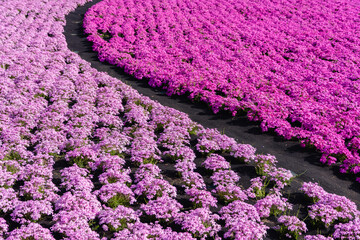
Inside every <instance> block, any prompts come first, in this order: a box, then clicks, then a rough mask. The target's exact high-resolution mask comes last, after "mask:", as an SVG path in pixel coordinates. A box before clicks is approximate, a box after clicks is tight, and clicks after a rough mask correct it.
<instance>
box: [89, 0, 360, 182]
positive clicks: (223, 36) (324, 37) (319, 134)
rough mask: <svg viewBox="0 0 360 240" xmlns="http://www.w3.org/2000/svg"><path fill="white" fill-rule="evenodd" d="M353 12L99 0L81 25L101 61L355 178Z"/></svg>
mask: <svg viewBox="0 0 360 240" xmlns="http://www.w3.org/2000/svg"><path fill="white" fill-rule="evenodd" d="M359 11H360V6H359V5H358V4H356V3H354V2H353V1H349V0H340V1H338V0H331V1H327V2H326V4H324V3H323V2H322V1H319V0H307V1H305V2H304V1H302V2H299V1H292V0H287V1H272V0H266V1H262V2H261V3H259V2H258V1H253V0H247V1H238V0H231V1H228V0H226V1H225V0H221V1H218V0H212V1H208V0H206V1H196V2H193V1H190V0H179V1H162V0H136V1H133V0H104V1H102V2H100V3H98V4H96V5H94V6H93V7H91V8H90V9H89V10H88V12H87V13H86V15H85V18H84V27H85V32H86V33H88V34H89V36H88V40H90V41H92V42H93V49H94V50H95V51H97V52H98V55H99V59H100V60H101V61H108V62H109V63H111V64H114V65H117V66H120V67H123V68H124V69H125V71H126V72H127V73H129V74H132V75H134V76H135V77H136V78H138V79H142V78H146V79H148V80H149V84H150V85H151V86H153V87H163V88H165V89H166V90H167V92H168V94H169V95H172V94H179V95H180V94H188V95H189V97H190V98H191V99H195V100H201V101H205V102H207V103H208V104H209V105H210V106H211V107H212V109H213V111H214V112H215V113H216V112H218V111H219V110H221V109H225V110H229V111H230V112H232V113H233V115H236V113H237V112H238V111H245V112H247V115H248V117H249V119H251V120H254V121H260V122H261V128H262V129H263V130H264V131H267V130H269V129H274V130H275V132H277V133H278V134H279V135H281V136H283V137H285V138H286V139H291V138H296V139H299V140H300V141H301V143H302V145H303V146H305V145H311V146H315V147H316V148H317V149H318V150H320V151H321V152H322V153H323V156H322V158H321V159H320V160H321V162H323V163H327V164H329V165H331V164H334V163H335V162H338V163H341V172H351V173H353V174H358V173H359V172H360V164H359V163H360V156H359V146H360V138H359V136H360V128H359V126H360V122H359V109H360V106H358V102H359V101H360V99H359V93H360V92H359V86H358V80H359V79H360V69H359V64H360V58H359V56H360V52H359V51H360V50H359V45H360V42H359V38H358V37H357V35H358V33H359V31H360V27H359V26H360V24H359V18H358V12H359ZM358 180H359V181H360V178H358Z"/></svg>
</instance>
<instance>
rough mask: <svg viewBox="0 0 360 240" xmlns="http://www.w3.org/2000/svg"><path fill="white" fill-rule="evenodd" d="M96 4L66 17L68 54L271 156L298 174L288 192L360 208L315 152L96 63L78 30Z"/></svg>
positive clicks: (354, 190)
mask: <svg viewBox="0 0 360 240" xmlns="http://www.w3.org/2000/svg"><path fill="white" fill-rule="evenodd" d="M100 1H101V0H94V1H92V2H90V3H87V4H85V5H84V6H81V7H78V8H77V9H76V10H75V11H74V12H71V13H70V14H68V15H67V16H66V26H65V32H64V34H65V37H66V41H67V44H68V48H69V49H70V50H71V51H73V52H75V53H77V54H79V55H80V57H81V58H83V59H84V60H86V61H88V62H90V63H91V66H92V67H94V68H95V69H97V70H98V71H102V72H107V73H108V74H109V75H110V76H112V77H116V78H118V79H119V80H121V81H123V82H125V83H127V84H128V85H130V86H131V87H133V88H134V89H136V90H137V91H139V92H140V93H142V94H143V95H145V96H149V97H151V98H152V99H153V100H156V101H158V102H160V103H161V104H162V105H165V106H169V107H172V108H175V109H178V110H180V111H182V112H185V113H187V114H188V115H189V116H190V118H191V119H192V120H193V121H196V122H198V123H200V124H202V125H203V126H204V127H208V128H217V129H218V130H219V131H222V132H224V133H225V134H226V135H228V136H230V137H233V138H235V139H236V140H238V142H241V143H247V144H251V145H252V146H254V147H256V149H257V153H264V154H267V153H269V154H272V155H275V156H276V158H277V160H278V161H279V163H278V166H279V167H283V168H286V169H289V170H291V171H293V172H294V173H296V174H301V175H300V176H299V177H297V178H296V179H295V180H294V182H293V184H292V188H298V187H299V186H300V182H302V181H315V182H319V183H320V185H321V186H322V187H323V188H324V189H325V190H326V191H328V192H330V193H335V194H339V195H343V196H346V197H348V198H349V199H351V200H352V201H354V202H355V203H356V204H357V205H358V208H359V207H360V183H357V182H355V179H354V178H353V177H351V176H346V175H344V174H341V175H340V173H339V171H338V169H337V167H336V166H332V167H326V166H323V165H322V164H321V163H320V161H319V158H320V154H319V153H317V152H316V151H313V150H310V149H304V148H302V147H300V145H299V144H298V142H295V141H284V140H282V139H281V138H280V137H278V136H276V135H274V134H270V133H262V132H261V129H260V128H259V127H258V124H256V123H254V122H250V121H248V120H247V118H246V117H245V116H244V117H240V118H236V119H234V118H232V117H231V115H230V114H227V113H220V114H217V115H214V114H213V113H212V112H211V111H210V110H209V109H207V107H206V106H205V105H203V104H194V103H192V102H190V101H189V100H188V99H186V98H185V97H169V96H167V95H166V94H165V92H164V91H162V90H161V89H153V88H151V87H150V86H148V84H147V82H146V81H144V80H137V79H135V78H133V77H131V76H129V75H127V74H125V73H124V72H123V71H122V70H121V69H119V68H118V67H115V66H112V65H110V64H107V63H103V62H100V61H99V60H98V58H97V53H95V52H93V51H92V47H91V46H92V44H91V43H90V42H88V41H87V40H86V36H85V35H84V33H83V28H82V20H83V16H84V14H85V12H86V11H87V9H88V8H89V7H91V6H92V5H94V4H96V3H98V2H100Z"/></svg>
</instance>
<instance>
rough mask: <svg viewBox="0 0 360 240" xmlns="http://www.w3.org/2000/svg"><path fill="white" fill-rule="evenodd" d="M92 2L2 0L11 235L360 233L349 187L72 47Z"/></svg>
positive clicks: (1, 198)
mask: <svg viewBox="0 0 360 240" xmlns="http://www.w3.org/2000/svg"><path fill="white" fill-rule="evenodd" d="M85 2H86V1H84V0H83V1H81V0H78V1H67V0H56V1H55V0H44V1H33V0H13V1H1V3H2V4H0V10H1V11H0V21H1V22H2V23H4V24H3V25H2V27H1V29H0V71H1V74H0V101H1V104H0V116H1V117H0V119H1V121H0V148H1V151H0V239H9V240H33V239H35V240H40V239H44V240H45V239H46V240H47V239H71V240H72V239H74V240H75V239H80V240H82V239H84V240H90V239H92V240H95V239H101V240H103V239H119V240H120V239H221V238H228V239H263V238H264V237H265V236H267V234H269V235H270V234H273V235H275V236H276V237H275V239H278V238H293V239H297V238H301V236H304V238H305V239H344V238H349V239H352V238H354V239H356V238H359V236H360V231H359V229H358V227H357V226H358V223H359V212H358V210H357V207H356V205H355V204H354V203H353V202H352V201H350V200H349V199H347V198H345V197H343V196H338V195H335V194H331V193H327V192H326V191H325V190H324V189H322V188H321V186H319V185H317V184H316V183H311V182H309V183H303V184H302V187H301V189H299V190H296V192H288V189H289V188H288V185H289V184H290V183H291V181H292V180H293V178H294V177H296V176H293V174H292V173H291V172H290V171H288V170H286V169H283V168H279V167H277V166H276V163H277V161H276V158H275V157H274V156H271V155H261V154H257V153H256V149H254V148H253V147H252V146H250V145H247V144H240V143H238V142H236V141H235V140H234V139H232V138H229V137H227V136H226V135H223V134H221V133H220V132H219V131H218V130H215V129H207V128H204V127H202V126H201V125H199V124H197V123H195V122H193V121H191V120H190V119H189V118H188V116H187V115H186V114H184V113H182V112H179V111H177V110H174V109H171V108H168V107H164V106H162V105H160V104H159V103H157V102H155V101H152V100H151V99H149V98H147V97H144V96H142V95H140V94H139V93H138V92H137V91H135V90H133V89H132V88H130V87H129V86H127V85H125V84H124V83H122V82H121V81H119V80H118V79H115V78H112V77H110V76H109V75H107V74H106V73H101V72H97V71H96V70H94V69H92V68H91V66H90V64H89V63H87V62H85V61H84V60H82V59H81V58H80V57H79V56H78V55H77V54H75V53H73V52H71V51H70V50H68V49H67V46H66V42H65V38H64V36H63V34H62V32H63V26H64V24H65V20H64V19H65V15H66V14H67V13H68V12H70V11H71V10H73V9H75V8H76V7H77V6H78V4H84V3H85ZM241 173H243V174H241ZM295 195H300V196H302V198H306V199H303V201H301V205H300V204H299V203H297V202H296V201H295V200H296V199H295V198H294V196H295ZM307 215H309V216H308V217H306V216H307ZM277 226H279V228H277ZM320 231H321V232H322V233H323V234H322V235H320V234H319V233H320ZM306 234H307V235H306Z"/></svg>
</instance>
